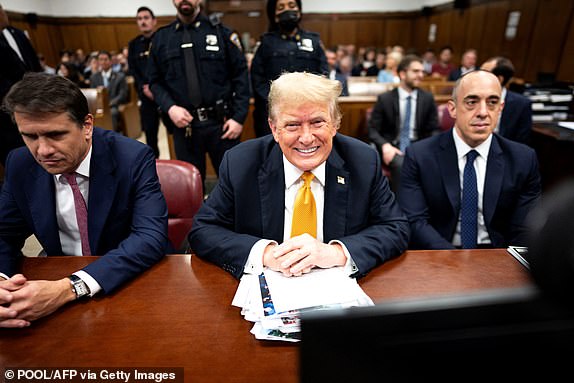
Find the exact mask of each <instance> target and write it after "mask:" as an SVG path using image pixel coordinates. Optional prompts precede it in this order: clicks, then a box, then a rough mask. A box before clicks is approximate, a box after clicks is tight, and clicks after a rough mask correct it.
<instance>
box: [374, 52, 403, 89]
mask: <svg viewBox="0 0 574 383" xmlns="http://www.w3.org/2000/svg"><path fill="white" fill-rule="evenodd" d="M402 59H403V56H402V54H401V53H399V52H396V51H392V52H391V53H389V54H388V55H387V61H386V63H385V69H383V70H381V71H379V74H378V75H377V82H388V83H393V84H398V83H399V82H400V81H401V79H400V77H399V73H398V67H399V63H400V62H401V60H402Z"/></svg>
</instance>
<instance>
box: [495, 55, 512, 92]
mask: <svg viewBox="0 0 574 383" xmlns="http://www.w3.org/2000/svg"><path fill="white" fill-rule="evenodd" d="M492 74H494V75H495V76H496V77H498V76H502V86H505V85H506V84H508V82H509V81H510V79H511V78H512V76H514V65H512V61H510V60H509V59H507V58H506V57H497V58H496V65H495V66H494V68H493V69H492Z"/></svg>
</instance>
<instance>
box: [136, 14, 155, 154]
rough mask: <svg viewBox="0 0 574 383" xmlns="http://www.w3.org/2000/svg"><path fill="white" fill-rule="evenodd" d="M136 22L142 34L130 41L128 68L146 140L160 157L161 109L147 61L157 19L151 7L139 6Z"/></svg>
mask: <svg viewBox="0 0 574 383" xmlns="http://www.w3.org/2000/svg"><path fill="white" fill-rule="evenodd" d="M136 22H137V25H138V28H139V30H140V32H141V35H139V36H138V37H136V38H135V39H133V40H131V41H130V42H129V43H128V68H129V74H130V75H131V76H133V78H134V81H135V84H136V89H137V91H138V96H139V99H140V119H141V126H142V129H143V131H144V132H145V137H146V142H147V144H148V146H149V147H151V148H152V150H153V152H154V154H155V158H158V157H159V148H158V146H157V132H158V129H159V110H158V106H157V104H156V103H155V102H154V101H153V94H152V93H151V91H150V89H149V83H148V80H147V61H148V57H149V49H150V44H151V38H152V36H153V33H154V30H155V25H156V22H157V20H156V18H155V15H154V14H153V12H152V10H151V9H149V8H148V7H139V8H138V11H137V13H136Z"/></svg>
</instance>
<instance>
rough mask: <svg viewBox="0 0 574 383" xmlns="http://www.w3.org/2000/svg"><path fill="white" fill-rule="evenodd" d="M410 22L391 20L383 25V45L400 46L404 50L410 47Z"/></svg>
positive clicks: (407, 20) (402, 18) (408, 19)
mask: <svg viewBox="0 0 574 383" xmlns="http://www.w3.org/2000/svg"><path fill="white" fill-rule="evenodd" d="M411 32H412V21H411V19H410V18H406V17H401V18H391V19H388V20H387V22H386V23H385V37H384V43H385V45H390V46H394V45H401V46H403V47H404V48H405V49H408V48H411V47H412V36H411Z"/></svg>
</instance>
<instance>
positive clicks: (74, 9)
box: [0, 0, 453, 17]
mask: <svg viewBox="0 0 574 383" xmlns="http://www.w3.org/2000/svg"><path fill="white" fill-rule="evenodd" d="M204 1H205V0H204ZM207 1H209V0H207ZM452 1H453V0H356V1H353V0H302V2H303V12H308V13H348V12H397V11H415V10H417V9H421V8H422V7H423V6H434V5H438V4H444V3H451V2H452ZM0 3H1V4H2V6H3V7H4V9H6V10H8V11H14V12H20V13H28V12H35V13H37V14H39V15H42V16H60V17H78V16H86V17H96V16H103V17H130V16H135V13H136V10H137V9H138V7H140V6H142V5H146V6H148V7H150V8H151V9H152V10H153V11H154V13H155V14H156V15H157V16H172V15H175V8H174V6H173V3H172V0H0Z"/></svg>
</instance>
